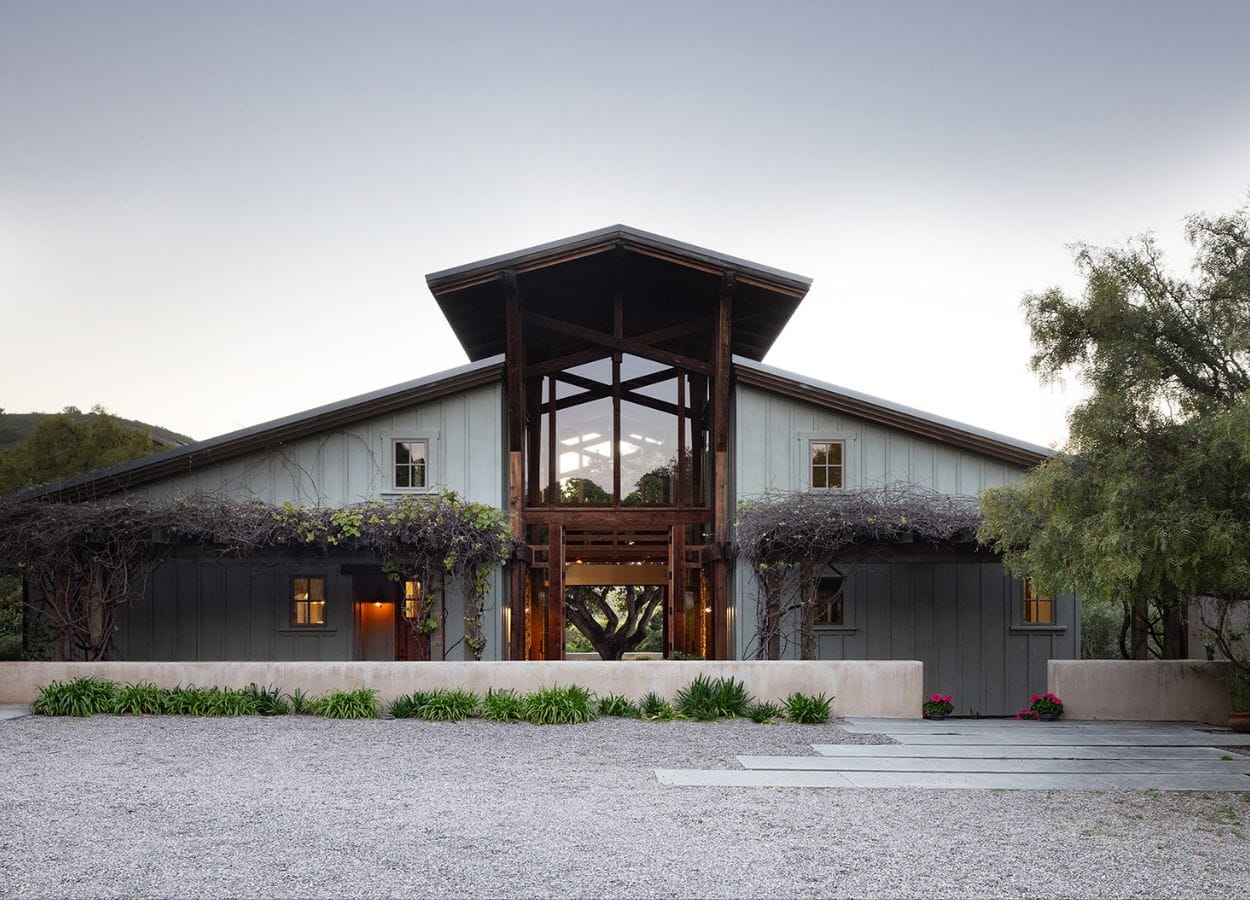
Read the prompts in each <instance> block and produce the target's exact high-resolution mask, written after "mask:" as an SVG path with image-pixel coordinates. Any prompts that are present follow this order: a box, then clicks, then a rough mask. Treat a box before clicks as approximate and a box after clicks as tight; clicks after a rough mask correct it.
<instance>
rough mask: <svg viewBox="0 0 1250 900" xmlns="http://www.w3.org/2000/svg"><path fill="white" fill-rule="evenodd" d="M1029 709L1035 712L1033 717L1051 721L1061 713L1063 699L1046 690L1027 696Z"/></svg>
mask: <svg viewBox="0 0 1250 900" xmlns="http://www.w3.org/2000/svg"><path fill="white" fill-rule="evenodd" d="M1029 710H1030V711H1031V712H1033V713H1035V716H1034V718H1037V719H1040V720H1041V721H1043V722H1053V721H1055V720H1056V719H1058V718H1059V717H1060V716H1062V715H1063V701H1062V700H1060V699H1059V698H1058V697H1056V696H1055V695H1054V694H1052V693H1050V691H1047V692H1046V693H1044V694H1034V695H1033V696H1032V697H1030V698H1029Z"/></svg>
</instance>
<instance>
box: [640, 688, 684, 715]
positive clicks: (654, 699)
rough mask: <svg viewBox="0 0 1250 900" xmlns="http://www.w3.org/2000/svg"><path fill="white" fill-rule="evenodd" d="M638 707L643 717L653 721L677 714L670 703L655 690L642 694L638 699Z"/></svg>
mask: <svg viewBox="0 0 1250 900" xmlns="http://www.w3.org/2000/svg"><path fill="white" fill-rule="evenodd" d="M638 708H639V711H640V712H641V714H642V717H643V718H644V719H651V720H653V721H668V720H669V719H672V718H676V716H677V713H676V712H675V711H674V710H673V707H672V704H670V703H669V702H668V701H667V700H665V699H664V698H663V697H661V696H660V695H659V694H657V693H656V692H655V691H648V692H647V693H645V694H643V696H642V699H641V700H639V701H638Z"/></svg>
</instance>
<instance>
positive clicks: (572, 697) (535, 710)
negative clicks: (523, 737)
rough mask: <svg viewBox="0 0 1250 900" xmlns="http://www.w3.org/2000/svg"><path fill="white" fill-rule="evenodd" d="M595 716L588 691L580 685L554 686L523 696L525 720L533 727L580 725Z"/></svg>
mask: <svg viewBox="0 0 1250 900" xmlns="http://www.w3.org/2000/svg"><path fill="white" fill-rule="evenodd" d="M596 715H597V714H596V712H595V703H594V701H593V700H592V698H591V695H590V691H588V690H586V689H585V688H584V687H581V686H580V685H576V684H570V685H568V686H567V687H560V686H559V685H555V686H553V687H545V688H539V689H538V690H536V691H534V692H533V693H530V694H526V695H525V719H526V721H528V722H532V723H534V724H535V725H580V724H581V723H583V722H589V721H591V720H592V719H594V718H595V717H596Z"/></svg>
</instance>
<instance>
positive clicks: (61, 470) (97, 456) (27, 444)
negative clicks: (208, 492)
mask: <svg viewBox="0 0 1250 900" xmlns="http://www.w3.org/2000/svg"><path fill="white" fill-rule="evenodd" d="M92 413H93V416H92V417H90V418H85V417H83V416H82V414H81V413H80V412H79V411H78V410H77V409H74V408H73V407H68V408H66V410H65V411H64V412H62V413H58V414H56V415H52V416H47V417H45V418H43V419H42V420H40V422H39V424H38V425H36V426H35V430H34V431H33V432H31V435H30V437H28V438H26V440H24V441H23V442H22V443H20V444H18V445H17V446H16V447H13V448H10V449H7V450H0V494H6V493H9V492H11V491H17V490H21V489H22V488H26V487H31V486H33V485H37V484H46V483H48V482H50V481H56V480H57V479H60V478H67V477H69V476H71V475H78V474H80V473H82V472H87V471H89V470H91V469H102V468H105V467H107V466H112V465H116V464H118V463H123V462H126V461H127V460H131V459H135V458H136V457H140V456H147V455H148V454H149V453H152V452H153V451H154V450H155V449H156V446H155V445H154V444H153V443H152V435H151V433H150V432H146V431H135V430H133V429H131V428H127V427H125V426H123V425H122V424H121V423H120V422H119V421H118V420H117V419H116V418H114V417H113V416H111V415H109V414H108V413H107V412H106V411H105V410H103V409H102V408H100V407H98V406H97V407H95V408H94V409H92Z"/></svg>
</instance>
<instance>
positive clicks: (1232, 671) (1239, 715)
mask: <svg viewBox="0 0 1250 900" xmlns="http://www.w3.org/2000/svg"><path fill="white" fill-rule="evenodd" d="M1228 699H1229V703H1230V704H1231V705H1232V712H1230V713H1229V714H1228V727H1229V728H1231V729H1232V730H1233V731H1237V732H1241V733H1242V734H1250V671H1246V670H1245V669H1242V668H1241V667H1240V666H1238V665H1237V664H1236V663H1235V662H1234V663H1230V664H1229V667H1228Z"/></svg>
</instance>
